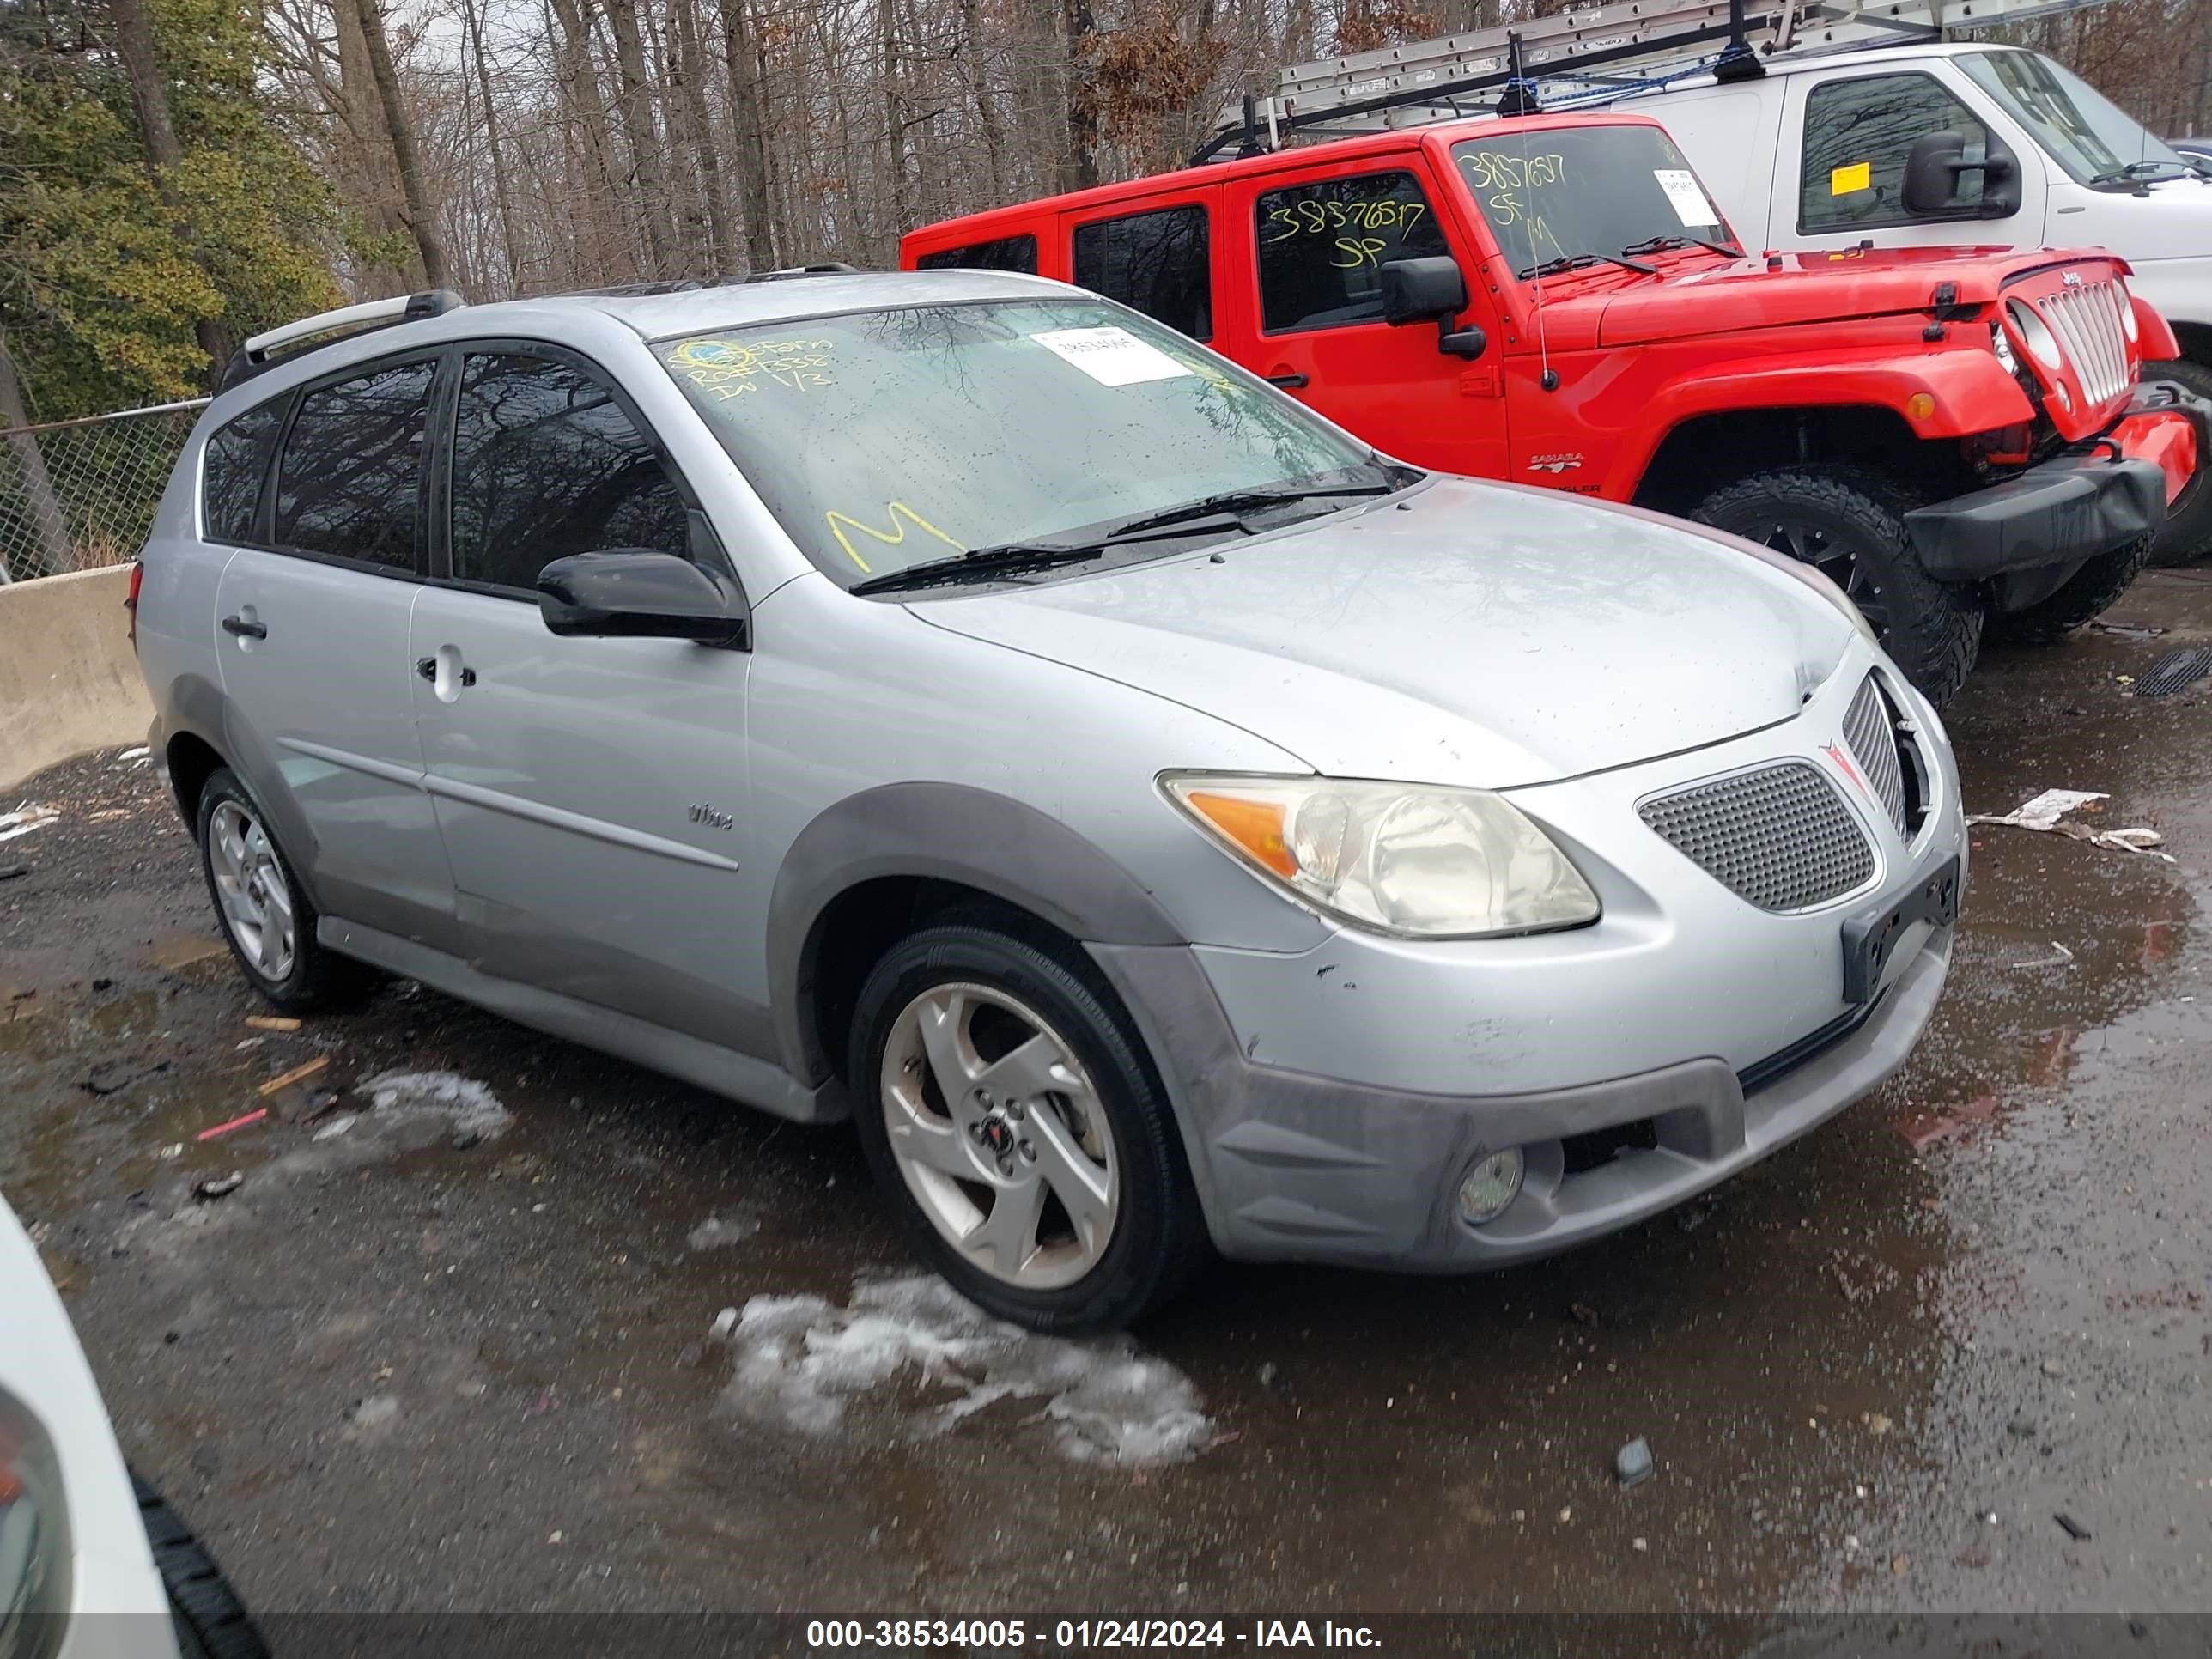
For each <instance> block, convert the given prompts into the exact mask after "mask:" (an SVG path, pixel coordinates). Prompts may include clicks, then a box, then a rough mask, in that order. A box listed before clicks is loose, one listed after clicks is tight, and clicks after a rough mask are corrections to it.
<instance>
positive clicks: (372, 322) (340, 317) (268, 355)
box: [216, 288, 468, 392]
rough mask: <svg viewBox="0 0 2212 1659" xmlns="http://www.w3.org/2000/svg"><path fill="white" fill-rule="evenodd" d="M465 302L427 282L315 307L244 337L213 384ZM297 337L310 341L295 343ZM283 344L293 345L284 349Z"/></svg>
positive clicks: (226, 384) (224, 385) (223, 387)
mask: <svg viewBox="0 0 2212 1659" xmlns="http://www.w3.org/2000/svg"><path fill="white" fill-rule="evenodd" d="M467 303H468V301H465V300H464V299H463V298H461V296H460V295H458V294H456V293H454V292H453V289H449V288H432V289H423V290H422V292H421V293H420V294H402V295H393V296H392V298H391V299H388V300H369V301H364V302H363V303H362V304H360V305H357V306H342V307H339V308H338V309H337V310H336V311H319V312H317V313H315V314H314V315H313V316H312V317H302V318H301V319H300V320H299V321H298V322H296V323H286V324H285V325H283V326H282V327H281V328H272V329H270V330H269V331H267V332H265V333H261V334H256V335H254V336H253V337H252V338H251V339H249V340H247V341H246V344H245V345H244V346H243V347H241V348H240V349H239V350H238V351H237V352H235V353H234V354H233V356H232V357H231V360H230V362H228V363H226V364H225V365H224V366H223V371H222V380H221V382H220V383H219V384H218V386H216V390H217V391H222V392H227V391H228V390H229V389H230V388H231V387H232V386H239V385H241V384H243V383H244V382H246V381H247V380H252V378H253V377H254V376H255V375H256V374H259V373H261V371H262V370H263V369H264V368H270V367H271V366H272V365H273V364H275V363H276V362H281V361H283V360H284V359H286V358H290V357H296V356H299V355H300V354H301V352H303V351H313V350H315V349H318V348H319V347H321V346H326V345H335V344H337V342H338V341H340V340H343V339H350V338H352V337H354V336H355V335H356V334H366V333H368V332H369V331H371V330H374V329H380V328H392V327H396V326H397V325H399V324H401V323H412V322H419V321H420V320H422V319H423V318H425V317H442V316H444V315H445V314H446V313H447V312H449V311H456V310H459V308H460V307H463V306H465V305H466V304H467ZM301 341H312V342H313V343H312V344H307V345H301V344H300V342H301ZM287 346H293V347H295V348H296V349H293V350H289V351H287V350H285V349H284V348H285V347H287Z"/></svg>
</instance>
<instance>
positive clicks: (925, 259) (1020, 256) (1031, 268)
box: [914, 235, 1037, 276]
mask: <svg viewBox="0 0 2212 1659" xmlns="http://www.w3.org/2000/svg"><path fill="white" fill-rule="evenodd" d="M914 268H915V270H1012V271H1018V272H1020V273H1021V274H1022V275H1023V276H1036V269H1037V240H1036V237H1034V236H1028V235H1023V236H1001V237H1000V238H999V239H998V240H996V241H994V242H971V243H970V244H969V246H966V247H948V248H940V249H939V250H938V251H937V252H934V253H925V254H923V255H922V256H921V258H918V259H916V260H915V262H914Z"/></svg>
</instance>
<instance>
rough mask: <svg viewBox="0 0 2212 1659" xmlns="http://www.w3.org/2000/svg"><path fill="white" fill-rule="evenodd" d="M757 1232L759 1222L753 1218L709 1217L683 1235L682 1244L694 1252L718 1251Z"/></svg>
mask: <svg viewBox="0 0 2212 1659" xmlns="http://www.w3.org/2000/svg"><path fill="white" fill-rule="evenodd" d="M758 1231H760V1221H759V1218H757V1217H755V1216H750V1215H727V1216H720V1215H710V1216H708V1218H706V1219H705V1220H704V1221H702V1222H701V1223H700V1224H699V1225H697V1226H696V1227H694V1228H693V1229H692V1230H691V1231H690V1233H688V1234H687V1235H685V1237H684V1244H685V1246H686V1247H687V1248H688V1249H694V1250H719V1249H722V1248H723V1247H724V1246H725V1245H728V1244H736V1243H741V1242H743V1241H744V1240H745V1239H748V1238H750V1237H752V1236H753V1235H754V1234H755V1233H757V1232H758Z"/></svg>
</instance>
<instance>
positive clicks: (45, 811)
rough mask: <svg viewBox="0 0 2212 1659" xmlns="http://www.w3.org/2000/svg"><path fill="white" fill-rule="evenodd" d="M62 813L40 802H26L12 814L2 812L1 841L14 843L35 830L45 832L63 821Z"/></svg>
mask: <svg viewBox="0 0 2212 1659" xmlns="http://www.w3.org/2000/svg"><path fill="white" fill-rule="evenodd" d="M61 816H62V815H61V813H60V811H58V809H57V808H54V807H52V806H46V805H42V804H40V802H38V801H25V802H24V803H23V804H22V805H21V806H19V807H17V808H16V809H15V811H12V812H0V841H13V840H15V837H16V836H27V835H29V834H30V833H31V832H32V831H33V829H45V828H46V826H47V825H48V824H50V823H59V822H60V820H61Z"/></svg>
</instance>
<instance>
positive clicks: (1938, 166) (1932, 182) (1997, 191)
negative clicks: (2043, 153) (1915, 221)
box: [1905, 128, 2020, 219]
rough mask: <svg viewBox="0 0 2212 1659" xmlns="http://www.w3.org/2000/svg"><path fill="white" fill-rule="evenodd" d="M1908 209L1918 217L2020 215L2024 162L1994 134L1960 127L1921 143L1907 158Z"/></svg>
mask: <svg viewBox="0 0 2212 1659" xmlns="http://www.w3.org/2000/svg"><path fill="white" fill-rule="evenodd" d="M1905 211H1906V212H1907V213H1910V214H1911V215H1913V216H1915V217H1917V218H1954V219H1955V218H1963V217H1968V216H1975V215H1978V216H1980V217H1982V218H1984V219H2002V218H2005V217H2007V216H2010V215H2012V214H2015V213H2017V212H2019V211H2020V158H2019V157H2018V156H2016V155H2014V154H2013V153H2012V151H2010V150H2009V149H2006V148H2005V146H2004V145H2003V143H2001V142H2000V141H1999V140H1998V139H1996V137H1992V136H1990V135H1988V134H1984V133H1978V132H1961V131H1958V130H1957V129H1956V128H1954V129H1952V130H1950V131H1945V132H1931V133H1929V134H1928V135H1927V137H1923V138H1919V139H1916V140H1915V141H1914V142H1913V145H1912V149H1911V151H1910V152H1908V153H1907V155H1906V156H1905Z"/></svg>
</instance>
